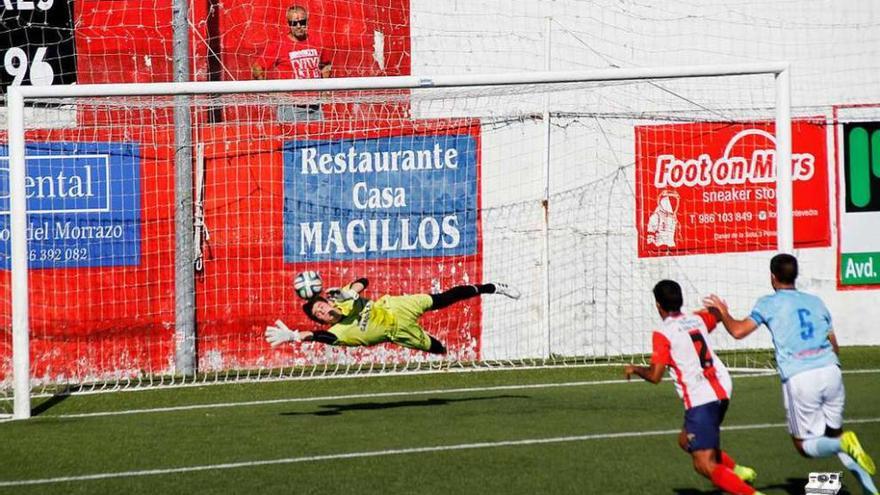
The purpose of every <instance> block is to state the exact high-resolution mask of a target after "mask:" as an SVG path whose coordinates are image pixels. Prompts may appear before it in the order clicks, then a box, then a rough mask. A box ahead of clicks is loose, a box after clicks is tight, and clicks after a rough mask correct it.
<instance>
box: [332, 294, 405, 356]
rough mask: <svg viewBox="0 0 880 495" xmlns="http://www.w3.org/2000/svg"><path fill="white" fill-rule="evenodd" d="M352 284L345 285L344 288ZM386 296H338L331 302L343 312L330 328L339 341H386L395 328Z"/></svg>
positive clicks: (349, 344) (353, 342)
mask: <svg viewBox="0 0 880 495" xmlns="http://www.w3.org/2000/svg"><path fill="white" fill-rule="evenodd" d="M350 288H351V286H350V285H347V286H345V287H343V290H347V289H350ZM387 297H388V296H383V297H382V298H381V299H379V300H378V301H370V300H368V299H364V298H362V297H359V298H357V299H348V300H342V301H340V300H335V301H331V302H332V304H333V305H334V306H335V307H336V309H338V310H339V312H340V313H342V315H343V317H342V320H340V321H339V322H338V323H336V324H335V325H333V326H332V327H330V329H329V330H328V332H330V333H332V334H333V335H335V336H336V339H337V341H336V343H337V344H338V345H348V346H360V345H374V344H378V343H380V342H387V341H388V340H390V338H391V332H392V331H393V330H394V328H395V323H396V321H395V318H394V315H393V314H392V313H391V311H390V310H389V309H388V307H387V306H386V305H385V301H386V298H387Z"/></svg>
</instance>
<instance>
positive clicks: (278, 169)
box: [0, 69, 827, 410]
mask: <svg viewBox="0 0 880 495" xmlns="http://www.w3.org/2000/svg"><path fill="white" fill-rule="evenodd" d="M729 72H730V73H729V74H727V75H724V74H722V75H712V74H710V73H706V72H703V73H702V74H703V76H702V77H696V76H695V77H670V76H669V71H666V72H664V73H663V77H660V78H652V77H651V74H650V72H649V71H646V72H645V76H644V77H635V76H633V77H632V78H630V79H621V78H620V77H619V76H617V74H619V72H617V71H605V72H602V73H597V74H603V75H604V76H602V77H607V79H602V77H599V76H597V77H595V78H594V79H596V80H592V81H580V82H577V81H575V82H559V81H553V80H552V79H548V82H543V83H529V84H526V83H516V79H517V77H518V76H517V75H514V76H499V77H498V78H496V79H492V78H491V77H490V76H486V77H485V78H484V79H482V81H483V84H482V85H474V84H477V83H474V82H471V83H468V82H467V81H466V80H462V81H461V82H462V83H464V84H463V85H460V86H454V85H451V84H452V83H449V82H448V81H446V80H442V79H440V78H438V79H436V80H428V79H426V80H422V81H421V82H418V81H417V82H415V83H414V82H413V78H403V79H404V82H401V83H400V87H399V88H397V89H375V90H364V89H360V90H344V89H343V90H334V91H283V92H272V93H269V92H264V93H244V92H243V93H239V94H236V93H228V91H226V90H224V91H217V92H215V93H213V94H205V93H207V92H209V91H216V88H217V87H216V86H215V87H205V86H196V85H194V84H197V83H191V84H190V83H187V85H178V86H177V87H181V88H182V87H186V88H188V89H187V91H188V92H193V90H192V88H203V89H199V90H198V91H201V94H196V95H194V96H191V97H188V98H187V99H182V98H181V97H179V96H177V97H175V96H174V95H154V96H143V92H144V91H145V90H144V88H145V86H141V87H139V88H137V89H134V90H135V91H139V92H141V96H112V97H105V96H77V97H70V96H67V97H52V98H28V99H27V102H28V105H29V108H28V112H27V118H26V122H25V127H26V129H25V131H24V138H25V141H26V146H25V163H26V177H25V178H24V187H25V190H26V192H27V194H26V196H27V202H26V206H27V211H28V215H27V221H26V223H25V224H23V225H25V227H24V229H23V230H24V232H12V227H11V224H10V222H9V220H10V216H9V215H3V216H2V217H0V229H2V230H0V241H2V243H3V244H2V249H3V252H2V262H3V268H4V271H3V272H2V277H0V297H2V298H3V304H2V305H0V319H2V320H0V321H2V324H3V328H4V329H5V331H4V332H3V334H2V340H0V384H2V389H3V393H4V394H6V396H7V397H10V396H11V390H12V385H13V376H14V373H13V350H12V349H13V338H12V332H11V331H10V328H11V326H12V325H11V321H12V310H11V308H12V303H11V298H12V292H11V288H10V287H11V277H10V274H11V273H12V272H11V271H10V268H11V266H12V263H11V257H10V242H9V238H10V234H11V233H12V235H15V234H18V235H24V236H25V237H26V239H27V258H28V268H27V272H26V280H27V290H28V293H27V295H28V298H29V304H28V309H29V313H28V320H27V325H28V327H29V356H30V358H29V360H28V364H29V374H28V381H29V384H30V386H31V387H32V393H33V394H40V393H51V392H56V391H58V390H59V388H61V389H66V390H82V389H87V390H93V389H118V388H124V387H141V386H151V385H167V384H181V383H192V382H207V381H216V380H227V379H268V378H282V377H293V376H314V375H344V374H352V373H361V372H368V371H373V372H389V373H394V372H408V371H417V370H438V369H443V370H446V369H482V368H490V367H496V366H548V365H569V364H589V363H607V362H612V363H614V362H629V361H632V360H637V361H638V360H643V359H645V357H646V355H647V354H649V353H650V342H651V338H650V335H651V330H652V328H655V327H656V325H657V323H658V315H657V312H656V309H655V307H654V302H653V298H652V295H651V288H652V287H653V285H654V284H655V283H656V282H657V281H659V280H661V279H664V278H671V279H674V280H677V281H678V282H679V283H680V284H681V285H682V287H683V289H684V292H685V307H686V308H692V309H696V308H698V307H699V306H700V300H701V297H702V296H704V295H706V294H709V293H717V294H719V295H721V296H723V297H724V298H725V299H726V300H727V301H728V302H729V303H730V305H731V307H732V309H733V310H734V311H739V312H740V313H742V312H744V311H746V310H748V309H749V306H748V305H749V304H751V303H752V302H753V301H754V298H755V297H756V295H759V294H762V293H764V292H766V291H767V290H769V285H768V284H769V282H768V275H767V263H768V261H769V257H770V254H771V252H772V251H773V250H775V249H776V245H777V235H776V211H777V204H776V201H775V195H776V186H775V177H776V168H775V166H776V161H775V155H776V146H777V143H776V139H775V134H776V133H775V130H774V129H775V124H774V122H775V119H776V118H777V110H776V109H777V104H776V98H777V91H776V89H775V88H776V83H775V80H774V73H773V72H772V71H770V70H769V69H768V70H767V72H766V73H754V74H745V75H732V73H735V72H736V70H735V69H731V70H730V71H729ZM744 72H748V71H744ZM751 72H757V71H756V70H751ZM707 74H708V75H707ZM710 76H711V77H710ZM520 77H522V78H524V79H525V80H529V77H530V76H528V75H524V76H520ZM569 80H570V79H569ZM386 81H387V80H386ZM476 81H480V79H479V78H477V79H476ZM499 81H504V84H499ZM276 83H277V82H276ZM440 83H442V84H440ZM248 84H251V85H259V84H262V83H260V82H253V83H245V84H244V85H243V87H245V88H250V87H251V86H248ZM285 84H290V85H291V86H290V87H291V88H299V89H302V88H305V87H320V85H321V84H325V85H326V84H336V85H337V87H340V86H344V85H345V84H347V83H346V81H341V82H340V80H334V81H330V82H319V81H312V82H305V83H297V82H296V81H288V82H287V83H285ZM297 84H300V86H296V85H297ZM352 84H356V83H352ZM385 84H386V86H388V85H390V84H388V83H387V82H386V83H385ZM309 85H312V86H309ZM316 85H317V86H316ZM407 85H408V86H407ZM432 85H433V86H435V87H430V86H432ZM253 87H257V86H253ZM146 88H148V89H149V88H151V87H150V86H146ZM211 88H215V89H211ZM68 89H69V88H68ZM59 91H61V92H62V93H63V92H64V91H65V90H64V89H60V90H59ZM73 91H77V89H74V90H73ZM221 93H222V94H221ZM184 104H185V105H187V106H186V110H187V111H188V112H189V114H190V116H191V119H192V127H191V129H190V131H191V132H190V136H191V140H192V143H193V144H192V149H191V150H190V151H191V154H192V157H193V159H192V164H191V166H187V167H185V168H184V169H183V171H181V170H177V171H176V170H175V156H176V154H177V153H179V152H180V150H179V149H176V148H175V139H174V134H175V124H174V119H173V117H172V116H173V113H174V107H175V105H184ZM793 125H794V126H795V127H803V129H806V131H804V132H802V133H796V136H807V137H809V136H811V134H810V132H813V131H810V130H809V129H810V126H814V124H813V123H811V122H809V121H807V120H803V119H795V121H794V124H793ZM815 127H816V128H817V129H818V130H816V131H815V132H819V133H821V135H823V136H824V130H822V129H823V128H822V127H821V126H815ZM11 137H12V136H10V138H11ZM10 141H11V140H10ZM812 146H818V145H817V144H815V143H810V142H808V140H807V139H806V138H803V137H802V138H796V139H795V140H794V143H793V154H792V156H793V160H792V163H793V168H792V170H793V175H794V179H795V195H796V198H797V195H798V194H800V192H799V190H798V189H797V187H798V181H799V180H800V179H803V178H804V176H805V174H807V173H821V171H820V170H818V169H819V167H815V166H814V165H815V163H814V162H811V161H810V159H809V158H808V156H807V155H809V154H810V153H814V152H815V153H818V152H816V151H814V150H813V149H812V148H811V147H812ZM0 155H2V156H3V157H2V158H0V160H2V161H0V163H3V164H5V165H4V166H3V167H0V168H5V169H6V170H4V172H6V173H5V174H4V175H3V180H4V182H3V188H2V190H3V191H4V192H6V193H7V194H4V195H3V197H2V198H0V199H2V201H0V206H2V208H4V212H8V211H9V199H10V198H9V197H10V194H8V191H10V190H11V188H12V184H11V182H10V180H7V178H8V177H10V176H11V175H10V174H9V173H8V172H9V171H10V168H11V166H10V165H9V164H10V163H11V160H10V158H9V148H7V147H6V146H3V147H0ZM179 173H191V174H192V182H193V185H194V187H193V193H192V199H191V200H190V199H186V198H185V199H183V201H191V203H190V204H189V205H188V206H189V207H191V209H192V211H193V217H192V219H191V221H192V227H191V232H186V235H190V236H191V238H190V239H191V240H192V244H193V250H192V252H191V253H189V252H185V251H183V250H182V249H181V248H180V245H179V242H180V236H179V235H177V236H176V235H175V228H176V227H175V216H176V214H177V211H178V208H180V207H181V201H182V200H181V199H180V198H179V197H178V196H177V194H176V193H175V176H176V174H179ZM795 230H796V235H795V242H796V243H798V244H799V245H808V244H809V243H810V242H812V241H814V240H815V239H812V238H810V237H809V235H805V236H800V234H799V232H800V228H799V226H798V224H797V223H796V224H795ZM826 235H827V233H826ZM181 261H183V262H184V263H192V267H193V273H194V275H193V281H192V282H193V287H194V289H193V290H194V294H193V296H194V300H195V307H194V308H186V307H180V305H176V303H175V300H176V297H175V296H176V292H175V291H176V290H177V289H176V287H177V286H176V285H175V273H176V271H178V270H177V269H176V265H175V263H180V262H181ZM305 270H314V271H317V272H318V273H319V274H320V275H321V277H322V279H323V282H324V287H325V288H327V287H339V286H343V285H345V284H347V283H349V282H351V281H353V280H355V279H358V278H361V277H366V278H367V279H368V280H369V287H368V288H367V290H366V291H365V292H364V297H366V298H369V299H371V300H373V301H375V300H378V299H379V298H381V297H382V296H383V295H386V294H387V295H400V294H419V293H426V294H431V293H437V292H440V291H443V290H445V289H448V288H451V287H454V286H456V285H466V284H476V283H482V282H505V283H508V284H510V285H512V286H514V287H516V288H518V289H519V290H520V291H521V292H522V297H521V298H520V299H519V300H512V299H509V298H506V297H503V296H499V295H484V296H482V297H480V298H473V299H469V300H466V301H463V302H460V303H457V304H456V305H454V306H452V307H450V308H447V309H443V310H439V311H428V312H426V313H425V314H424V315H423V316H422V318H421V320H420V323H421V326H422V327H423V328H424V329H425V330H426V331H427V332H428V333H429V334H430V335H432V336H434V337H436V338H437V339H438V340H440V341H441V342H443V343H444V344H445V345H446V347H447V348H448V353H447V354H445V355H433V354H428V353H425V352H422V351H416V350H411V349H408V348H405V347H401V346H398V345H395V344H391V343H385V344H380V345H376V346H372V347H342V346H328V345H323V344H319V343H305V344H296V345H283V346H280V347H277V348H272V347H270V346H269V344H267V342H266V341H265V340H264V331H265V328H266V326H267V325H272V324H273V323H274V322H275V321H276V320H278V319H281V320H283V321H284V322H285V323H286V324H287V325H288V326H289V327H291V328H296V329H301V330H309V331H312V330H317V329H321V328H326V327H321V326H319V325H317V324H316V323H314V322H312V321H311V320H309V319H308V318H307V317H306V315H305V314H304V313H303V311H302V309H301V306H302V304H303V302H304V301H303V300H302V299H300V298H298V296H297V295H296V292H295V291H294V288H293V278H294V276H295V275H296V274H297V273H299V272H302V271H305ZM13 271H14V270H13ZM178 276H179V275H178ZM186 311H192V318H193V321H194V326H195V329H196V349H195V350H196V352H195V356H196V357H195V363H194V367H195V370H196V373H195V374H194V375H191V376H183V375H180V371H181V370H180V369H179V366H180V365H179V363H176V360H175V356H176V348H177V347H178V345H179V341H180V339H181V337H180V335H179V334H177V333H176V328H175V327H176V322H177V321H179V320H178V319H177V318H179V316H180V314H181V312H186ZM713 339H714V342H713V343H714V344H715V345H716V347H717V348H719V349H724V350H726V351H729V352H728V353H726V354H725V359H726V360H727V362H728V365H732V366H754V365H759V366H766V365H767V363H768V359H769V355H768V353H767V352H766V351H761V352H759V353H757V358H756V357H755V356H756V354H755V353H754V352H752V351H751V349H766V348H768V347H770V342H769V340H767V338H766V337H763V336H755V337H751V338H749V339H748V340H747V341H743V342H734V341H733V340H732V339H730V338H729V337H727V336H726V334H725V332H723V331H719V332H715V333H714V334H713ZM0 407H3V408H5V409H7V410H9V409H11V401H9V400H6V401H0Z"/></svg>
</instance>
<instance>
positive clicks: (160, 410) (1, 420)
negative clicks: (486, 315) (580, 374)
mask: <svg viewBox="0 0 880 495" xmlns="http://www.w3.org/2000/svg"><path fill="white" fill-rule="evenodd" d="M863 373H880V370H853V371H844V374H863ZM775 375H776V373H775V372H771V373H768V374H750V375H737V376H736V378H737V379H742V378H755V377H766V376H775ZM637 381H638V382H640V381H641V380H637V379H634V380H632V382H634V383H635V382H637ZM664 381H669V380H668V379H664ZM622 383H628V381H627V380H590V381H577V382H559V383H535V384H528V385H523V384H520V385H497V386H493V387H467V388H443V389H431V390H412V391H406V392H379V393H370V394H348V395H325V396H319V397H292V398H286V399H270V400H254V401H244V402H221V403H216V404H191V405H187V406H168V407H153V408H148V409H129V410H122V411H99V412H93V413H75V414H58V415H50V416H34V417H32V418H31V419H30V420H29V421H35V420H40V419H51V418H98V417H107V416H125V415H130V414H153V413H164V412H175V411H192V410H199V409H221V408H228V407H251V406H262V405H271V404H291V403H297V402H320V401H336V400H358V399H384V398H393V397H406V396H412V395H442V394H461V393H476V392H497V391H504V390H528V389H542V388H560V387H587V386H592V385H617V384H622ZM6 421H8V419H5V418H0V423H4V422H6Z"/></svg>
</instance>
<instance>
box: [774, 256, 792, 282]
mask: <svg viewBox="0 0 880 495" xmlns="http://www.w3.org/2000/svg"><path fill="white" fill-rule="evenodd" d="M770 273H772V274H773V275H774V276H776V280H777V281H778V282H779V283H781V284H793V283H794V281H795V280H796V279H797V276H798V262H797V258H795V257H794V256H792V255H790V254H786V253H781V254H777V255H776V256H774V257H773V258H772V259H771V260H770Z"/></svg>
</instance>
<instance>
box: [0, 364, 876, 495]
mask: <svg viewBox="0 0 880 495" xmlns="http://www.w3.org/2000/svg"><path fill="white" fill-rule="evenodd" d="M842 361H843V363H844V368H845V370H847V374H846V375H844V380H845V384H846V388H847V411H846V419H847V421H849V423H848V427H849V428H851V429H853V430H855V431H856V432H857V433H858V435H859V436H860V438H861V440H862V443H863V445H864V446H865V447H866V449H867V450H868V451H869V452H871V453H873V454H874V456H875V458H878V457H880V407H878V406H880V351H878V349H877V348H876V347H874V348H849V349H844V351H843V354H842ZM856 370H862V371H860V372H856ZM621 378H622V367H620V366H614V367H612V366H609V367H571V368H562V369H558V368H555V369H542V370H525V369H522V370H511V371H493V372H476V373H451V372H445V373H433V374H417V375H407V376H396V377H391V376H385V377H370V378H348V379H326V380H323V379H322V380H295V381H284V382H270V383H239V384H227V385H211V386H201V387H190V388H177V389H156V390H146V391H138V392H130V393H129V392H120V393H112V394H96V395H75V396H70V397H66V398H63V397H59V398H51V399H43V400H42V401H39V400H38V401H35V403H34V411H35V413H36V415H35V417H34V418H32V419H31V420H28V421H17V422H5V423H0V438H2V447H0V452H2V455H0V493H16V494H30V493H34V494H54V493H59V494H62V493H63V494H73V493H88V494H94V493H151V494H152V493H188V494H196V493H279V494H281V493H284V494H291V493H296V494H308V493H322V494H323V493H340V494H348V493H413V494H419V495H428V494H455V493H492V494H496V493H497V494H520V493H522V494H532V493H547V494H551V493H552V494H560V493H572V494H574V493H577V494H584V493H588V494H589V493H596V494H671V495H709V494H714V493H718V492H716V491H715V490H713V488H712V485H711V484H710V483H709V482H708V481H707V480H705V479H703V478H701V477H700V476H699V475H697V474H696V473H695V472H694V471H693V469H692V467H691V463H690V457H689V456H688V455H686V454H685V453H683V452H681V451H680V450H679V449H678V447H677V445H676V433H675V432H677V431H678V430H679V429H680V427H681V423H682V414H683V411H682V406H681V402H680V400H679V399H678V397H677V396H676V395H675V392H674V390H673V387H672V384H671V383H669V382H668V381H664V382H662V383H660V384H659V385H650V384H648V383H645V382H641V381H638V382H636V381H633V382H631V383H626V382H625V381H622V380H621ZM725 426H726V427H727V428H728V429H727V430H726V431H725V432H724V433H723V434H722V443H723V447H724V448H725V449H726V450H728V451H729V452H730V453H731V455H732V456H733V457H734V458H735V459H736V460H737V461H738V462H740V463H742V464H745V465H749V466H752V467H754V468H755V469H756V470H757V471H758V482H757V485H756V486H757V487H758V488H759V489H760V490H761V491H763V492H765V493H767V494H768V495H770V494H778V495H781V494H802V493H803V486H804V484H805V483H806V477H807V475H808V474H809V473H810V472H811V471H841V470H842V466H840V464H839V463H838V462H837V460H836V458H831V459H822V460H810V459H803V458H801V457H799V456H798V455H797V453H796V452H795V450H794V448H793V447H792V445H791V442H790V440H789V437H788V433H787V431H786V429H785V427H784V412H783V408H782V398H781V390H780V385H779V379H778V378H777V377H776V376H775V375H769V376H736V377H735V378H734V396H733V400H732V402H731V407H730V411H729V413H728V416H727V419H726V421H725ZM27 483H33V484H27ZM844 484H845V489H844V490H843V491H842V492H841V493H850V494H859V493H861V491H860V489H859V487H858V486H857V483H855V480H854V479H853V477H852V476H851V475H850V474H849V473H844Z"/></svg>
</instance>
